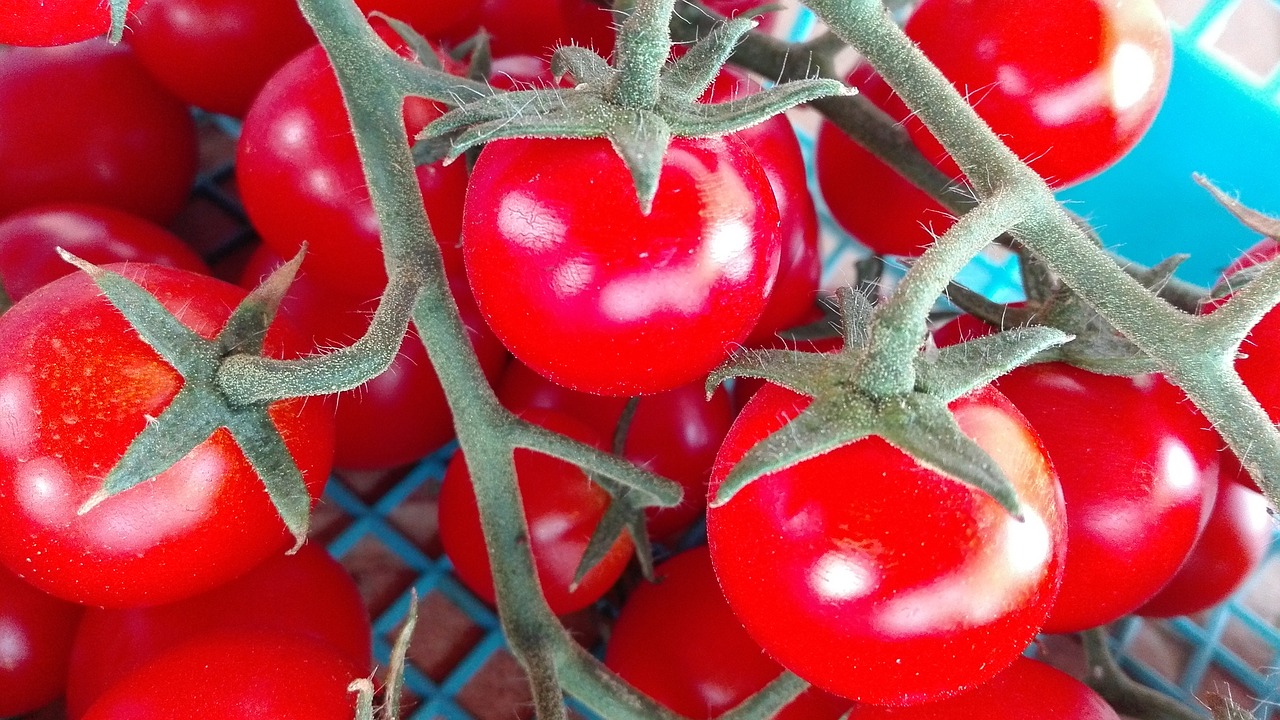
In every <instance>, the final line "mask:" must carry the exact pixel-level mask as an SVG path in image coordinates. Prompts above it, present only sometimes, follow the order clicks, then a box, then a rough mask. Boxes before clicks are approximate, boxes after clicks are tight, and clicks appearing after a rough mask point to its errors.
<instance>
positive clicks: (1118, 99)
mask: <svg viewBox="0 0 1280 720" xmlns="http://www.w3.org/2000/svg"><path fill="white" fill-rule="evenodd" d="M1155 80H1156V66H1155V63H1153V62H1152V61H1151V56H1150V55H1149V54H1148V53H1147V52H1146V51H1145V50H1143V49H1142V48H1141V47H1139V46H1138V45H1135V44H1133V43H1121V44H1120V46H1119V47H1117V48H1116V52H1115V56H1114V59H1113V61H1112V63H1111V101H1112V103H1114V104H1115V106H1116V107H1117V108H1119V109H1121V110H1125V109H1128V108H1131V107H1133V106H1134V105H1137V104H1138V103H1140V102H1142V99H1143V98H1144V97H1146V96H1147V94H1148V93H1149V92H1151V86H1152V85H1154V84H1155Z"/></svg>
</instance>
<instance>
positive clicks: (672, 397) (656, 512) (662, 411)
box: [498, 362, 734, 540]
mask: <svg viewBox="0 0 1280 720" xmlns="http://www.w3.org/2000/svg"><path fill="white" fill-rule="evenodd" d="M498 399H499V400H501V401H502V404H503V405H505V406H507V407H508V408H509V409H511V410H512V411H514V412H517V413H520V412H524V411H525V410H528V409H532V408H543V409H546V410H555V411H558V412H562V413H564V414H565V415H569V416H570V417H573V418H574V419H576V420H580V421H582V422H583V423H585V424H586V425H589V426H591V427H593V428H598V429H599V430H601V431H602V432H603V433H604V434H605V435H606V436H608V437H610V438H611V437H612V434H613V431H614V429H616V428H617V426H618V420H619V418H620V417H621V416H622V411H623V408H624V407H626V404H627V401H626V399H624V398H617V397H605V396H601V395H588V394H586V393H580V392H574V391H573V390H569V389H567V388H563V387H560V386H559V385H556V384H555V383H553V382H551V381H549V380H547V379H546V378H544V377H542V376H541V375H539V374H537V373H535V372H534V371H532V370H530V369H529V368H527V367H525V366H524V364H522V363H519V362H513V363H511V364H510V365H509V366H508V367H507V369H506V371H505V372H504V373H503V374H502V381H501V383H500V384H499V386H498ZM733 415H734V412H733V407H732V405H731V403H730V401H729V394H728V393H726V392H725V391H724V390H723V389H717V390H716V392H715V393H713V394H712V396H711V398H710V399H709V400H708V399H707V395H706V391H705V390H704V389H703V384H702V383H701V382H697V383H693V384H691V385H685V386H683V387H679V388H676V389H675V390H670V391H668V392H664V393H658V394H657V395H649V396H646V397H644V398H641V399H640V401H639V404H638V405H637V406H636V414H635V416H634V417H633V418H632V420H631V426H630V430H629V431H628V432H627V443H626V446H625V447H624V448H623V455H624V456H625V457H626V458H627V459H628V460H631V461H632V462H634V463H637V464H639V465H643V466H645V467H647V468H649V469H650V470H652V471H653V472H655V473H657V474H659V475H662V476H663V477H666V478H670V479H672V480H675V481H676V482H678V483H680V485H681V487H683V488H684V500H683V501H681V503H680V504H679V505H678V506H676V507H674V508H649V510H647V511H646V514H647V517H648V523H647V525H648V528H649V535H650V536H651V537H653V538H654V539H656V540H669V539H672V538H673V536H676V535H678V534H679V533H681V532H683V531H684V530H687V529H688V528H689V526H690V525H691V524H692V523H693V521H694V520H695V519H697V517H698V516H699V515H701V514H702V510H703V509H704V508H705V507H706V495H707V478H709V477H710V475H711V465H712V464H713V463H714V462H715V459H716V451H717V450H718V449H719V448H720V443H721V442H723V441H724V436H725V434H726V433H728V432H729V425H730V424H731V423H732V422H733Z"/></svg>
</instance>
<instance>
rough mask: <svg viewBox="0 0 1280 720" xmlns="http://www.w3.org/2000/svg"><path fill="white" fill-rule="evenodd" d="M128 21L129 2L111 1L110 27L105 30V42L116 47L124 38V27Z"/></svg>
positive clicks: (125, 0)
mask: <svg viewBox="0 0 1280 720" xmlns="http://www.w3.org/2000/svg"><path fill="white" fill-rule="evenodd" d="M128 20H129V0H111V26H110V27H109V28H108V30H107V42H109V43H111V44H112V45H118V44H119V43H120V40H121V39H122V38H124V26H125V23H126V22H128Z"/></svg>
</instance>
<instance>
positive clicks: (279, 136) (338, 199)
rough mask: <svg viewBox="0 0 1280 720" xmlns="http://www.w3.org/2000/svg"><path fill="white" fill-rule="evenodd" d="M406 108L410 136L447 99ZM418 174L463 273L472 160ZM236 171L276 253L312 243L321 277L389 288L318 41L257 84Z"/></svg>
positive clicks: (360, 292) (362, 291)
mask: <svg viewBox="0 0 1280 720" xmlns="http://www.w3.org/2000/svg"><path fill="white" fill-rule="evenodd" d="M404 112H405V126H406V128H407V130H408V132H409V133H410V135H412V134H416V133H417V132H418V131H419V130H421V129H422V128H423V127H425V126H426V124H427V123H429V122H431V121H432V120H434V119H436V118H437V117H439V116H440V114H441V112H442V108H441V106H440V105H437V104H436V103H433V102H430V101H428V100H424V99H422V98H409V99H407V100H406V101H405V104H404ZM417 176H418V185H419V187H420V188H421V190H422V194H423V198H424V202H425V206H426V208H427V215H428V217H429V218H430V221H431V229H432V231H433V232H434V233H435V235H436V239H437V240H438V241H439V243H440V247H441V250H442V251H443V252H444V255H445V263H446V265H447V266H449V267H450V268H451V270H452V271H457V272H460V271H461V268H462V259H461V251H460V250H458V242H459V233H460V231H461V227H462V203H463V197H464V196H465V194H466V189H467V171H466V167H465V164H464V163H460V162H458V163H453V164H452V165H448V166H444V165H441V164H439V163H436V164H433V165H424V166H420V167H418V168H417ZM236 179H237V180H238V182H239V184H240V192H241V195H242V197H243V199H244V205H245V210H246V211H247V212H248V213H249V219H250V220H252V221H253V225H254V227H255V228H257V230H258V232H259V233H260V234H261V235H262V239H263V241H264V242H266V243H267V244H268V245H270V246H271V247H272V249H274V250H275V251H276V253H278V254H279V255H281V256H284V257H293V256H294V255H295V254H296V253H297V252H298V248H300V247H301V246H302V243H303V242H306V243H307V248H308V249H307V257H308V264H309V265H310V267H311V271H312V273H314V274H315V276H316V278H317V279H319V281H320V282H322V283H323V284H325V285H328V286H330V287H332V288H334V289H336V290H338V291H340V292H342V293H343V294H345V295H348V296H351V297H358V298H371V297H376V296H378V295H380V294H381V293H382V290H383V288H384V287H385V286H386V284H387V275H386V269H385V267H384V265H383V260H382V246H381V244H380V234H379V229H378V219H377V216H376V214H375V213H374V210H373V204H372V202H371V201H370V199H369V192H368V189H367V187H366V186H365V180H364V171H363V170H362V169H361V167H360V157H359V154H358V153H357V151H356V145H355V138H354V136H353V135H352V134H351V124H350V121H349V120H348V118H347V111H346V108H345V106H344V105H343V103H342V95H341V92H340V91H339V89H338V81H337V78H336V76H335V75H334V74H333V68H332V66H330V64H329V60H328V58H327V57H326V56H325V54H324V49H323V48H321V47H320V46H318V45H317V46H315V47H312V48H311V49H309V50H306V51H304V52H303V53H302V54H301V55H299V56H298V57H296V58H294V59H293V60H291V61H289V63H288V64H286V65H285V66H284V67H283V68H281V69H280V71H279V72H277V73H276V74H275V75H274V76H272V78H271V80H269V81H268V82H267V85H266V86H265V87H264V88H263V89H262V92H261V93H259V95H258V97H257V99H256V100H255V101H254V103H253V107H252V108H251V109H250V111H249V114H248V115H247V116H246V117H245V121H244V129H243V131H242V132H241V134H240V144H239V147H238V149H237V153H236Z"/></svg>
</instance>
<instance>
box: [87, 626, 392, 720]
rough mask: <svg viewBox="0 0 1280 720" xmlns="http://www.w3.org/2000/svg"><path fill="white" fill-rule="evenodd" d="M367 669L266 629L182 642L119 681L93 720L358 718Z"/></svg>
mask: <svg viewBox="0 0 1280 720" xmlns="http://www.w3.org/2000/svg"><path fill="white" fill-rule="evenodd" d="M365 676H367V671H366V670H365V668H363V667H361V666H360V665H358V664H356V663H354V662H352V661H351V660H349V659H348V658H346V657H344V656H343V655H342V654H340V653H339V652H338V651H336V650H334V649H332V648H328V647H325V646H324V645H322V644H320V643H318V642H316V641H315V640H312V639H311V638H305V637H296V636H290V635H277V634H270V633H261V632H252V633H249V632H239V633H225V634H221V633H220V634H216V635H210V636H208V637H203V638H200V639H198V640H194V641H191V642H188V643H186V644H184V645H181V646H179V647H177V648H175V649H173V650H171V651H169V652H167V653H165V654H164V655H161V656H160V657H158V658H156V659H155V660H153V661H151V662H150V663H148V664H147V665H146V666H144V667H142V668H140V669H138V670H137V671H135V672H133V673H132V674H130V675H129V676H128V677H126V678H125V679H124V680H122V681H120V682H119V683H117V684H116V685H115V686H113V687H112V688H111V689H110V690H108V691H107V692H106V693H105V694H104V695H103V696H102V697H100V698H99V699H98V701H97V702H96V703H94V704H93V707H91V708H90V709H89V711H88V713H86V714H85V716H84V717H85V720H173V718H187V717H192V718H195V717H202V718H236V720H351V718H353V717H355V709H356V696H355V694H354V693H350V692H347V685H348V684H350V683H351V681H352V680H355V679H356V678H360V677H365Z"/></svg>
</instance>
